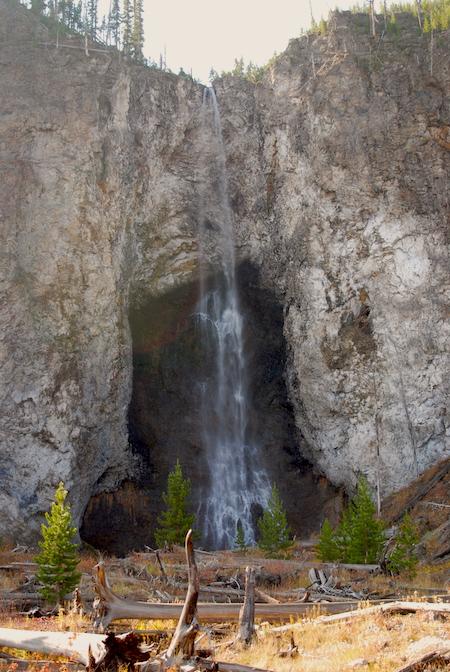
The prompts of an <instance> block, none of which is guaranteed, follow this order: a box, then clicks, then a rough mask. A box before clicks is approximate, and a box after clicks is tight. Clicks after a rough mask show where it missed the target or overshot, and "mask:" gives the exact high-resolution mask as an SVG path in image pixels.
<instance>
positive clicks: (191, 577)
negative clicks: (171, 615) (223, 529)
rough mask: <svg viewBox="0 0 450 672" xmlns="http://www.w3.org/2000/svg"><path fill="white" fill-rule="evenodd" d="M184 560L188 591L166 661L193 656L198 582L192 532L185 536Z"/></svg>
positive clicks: (196, 626) (196, 629) (196, 627)
mask: <svg viewBox="0 0 450 672" xmlns="http://www.w3.org/2000/svg"><path fill="white" fill-rule="evenodd" d="M185 548H186V559H187V564H188V582H189V585H188V591H187V594H186V599H185V601H184V606H183V611H182V612H181V615H180V620H179V621H178V625H177V629H176V630H175V633H174V635H173V637H172V641H171V642H170V645H169V648H168V649H167V653H166V659H167V660H170V659H171V658H172V657H173V656H176V655H177V654H178V653H181V654H182V655H183V657H187V658H190V657H192V656H193V655H194V643H195V637H196V635H197V632H198V624H197V619H196V616H197V600H198V592H199V586H200V581H199V578H198V570H197V565H196V562H195V554H194V545H193V543H192V530H189V532H188V533H187V535H186V543H185Z"/></svg>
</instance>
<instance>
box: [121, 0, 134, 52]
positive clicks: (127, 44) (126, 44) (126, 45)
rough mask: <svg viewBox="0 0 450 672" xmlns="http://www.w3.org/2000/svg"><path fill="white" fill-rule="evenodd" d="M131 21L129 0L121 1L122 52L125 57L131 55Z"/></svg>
mask: <svg viewBox="0 0 450 672" xmlns="http://www.w3.org/2000/svg"><path fill="white" fill-rule="evenodd" d="M132 19H133V16H132V10H131V0H123V14H122V25H123V52H124V54H125V55H126V56H130V54H131V32H132V24H133V20H132Z"/></svg>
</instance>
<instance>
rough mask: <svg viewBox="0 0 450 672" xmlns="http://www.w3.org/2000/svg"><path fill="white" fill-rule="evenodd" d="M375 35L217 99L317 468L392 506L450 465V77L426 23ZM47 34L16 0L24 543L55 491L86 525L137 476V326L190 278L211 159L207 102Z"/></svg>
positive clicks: (16, 384)
mask: <svg viewBox="0 0 450 672" xmlns="http://www.w3.org/2000/svg"><path fill="white" fill-rule="evenodd" d="M361 21H363V19H361V18H360V17H359V18H358V17H356V18H354V17H353V18H352V16H351V15H338V16H337V17H335V19H334V25H333V26H332V31H331V33H330V34H329V35H328V36H326V37H317V38H314V39H311V38H309V39H306V38H302V39H300V40H294V41H292V42H291V43H290V45H289V47H288V49H287V51H286V52H285V53H284V54H283V55H282V56H281V57H280V58H279V59H278V60H277V62H276V63H275V65H274V66H273V67H272V68H271V69H270V70H269V71H268V73H267V74H266V75H265V77H264V79H263V81H262V82H260V83H258V84H257V85H254V84H251V83H249V82H246V81H243V80H239V79H235V78H225V79H223V80H219V81H217V82H216V89H217V95H218V99H219V104H220V107H221V112H222V117H223V119H222V120H223V128H224V139H225V144H226V151H227V165H228V170H229V175H230V193H231V199H232V204H233V209H234V212H235V221H236V236H237V241H238V252H239V255H240V257H241V259H250V260H251V262H252V263H253V264H254V265H255V266H256V267H258V268H259V278H260V280H259V282H260V283H261V286H262V289H267V290H268V291H270V292H273V293H274V294H275V295H276V297H277V300H278V301H279V302H280V303H281V304H282V305H283V306H284V334H285V339H286V347H287V365H286V372H285V376H286V381H287V385H288V393H289V398H290V403H291V405H292V407H293V409H294V415H295V423H296V425H297V430H298V441H299V445H300V443H301V451H302V455H303V456H305V457H307V458H308V459H309V460H310V462H311V463H312V464H313V465H315V466H316V467H317V468H318V469H319V470H321V471H322V472H323V473H324V474H325V475H326V476H327V477H328V478H329V479H330V480H331V481H332V482H333V483H335V484H337V485H344V486H346V487H347V488H352V487H353V486H354V484H355V481H356V478H357V476H358V474H360V473H365V474H366V475H367V476H368V478H369V480H370V482H371V483H372V485H373V486H374V487H376V486H377V484H378V485H379V488H380V492H381V494H382V495H384V494H387V493H389V492H391V491H393V490H394V489H396V488H398V487H399V486H401V485H404V484H405V483H407V482H408V481H409V480H411V479H413V478H414V477H415V475H416V474H417V473H420V472H421V471H423V470H424V469H425V468H426V467H427V466H429V465H430V464H433V463H434V462H435V461H436V460H437V459H439V458H442V457H445V456H448V453H449V450H450V446H449V438H448V425H449V421H448V407H449V406H448V380H449V369H450V367H449V359H448V352H449V345H448V344H449V340H448V339H449V320H448V317H449V312H448V295H449V266H448V223H449V222H448V177H449V151H448V146H449V145H448V143H449V140H448V135H447V134H448V128H449V125H450V110H449V96H448V93H449V83H450V75H449V65H448V64H449V59H448V42H446V41H445V40H439V39H437V40H436V41H435V53H434V69H433V74H432V75H431V74H430V60H429V53H430V52H429V42H428V41H427V38H422V37H421V36H419V35H417V33H416V32H415V30H414V29H413V27H412V26H410V27H408V26H407V25H406V24H405V31H402V33H401V37H398V38H395V39H394V38H393V37H389V38H386V40H385V42H384V43H383V44H382V45H381V47H380V48H378V47H375V45H372V44H371V42H370V40H369V39H368V37H367V35H366V33H365V28H364V26H363V25H362V24H361ZM352 22H353V24H352ZM351 24H352V25H351ZM48 39H49V38H48V35H47V32H46V29H45V28H44V27H42V26H40V25H39V24H38V23H37V22H36V20H35V19H34V18H33V16H32V15H31V13H30V12H28V11H26V10H25V9H23V8H22V7H16V6H15V5H14V4H11V3H10V2H7V1H6V0H0V63H1V71H0V84H1V91H2V94H1V100H0V105H1V116H0V153H1V159H2V160H1V163H0V171H1V179H0V220H1V234H0V235H1V241H0V243H1V246H0V260H1V269H0V270H1V285H0V287H1V290H0V291H1V301H0V310H1V322H2V330H1V335H0V339H1V340H0V371H1V376H0V398H1V405H0V442H1V443H0V445H1V456H0V477H1V486H2V487H1V490H0V511H1V517H0V532H2V533H7V534H11V535H14V536H16V537H17V536H20V538H21V539H23V540H25V539H26V538H27V536H33V534H34V533H35V531H36V529H37V527H38V524H39V522H40V517H39V514H40V513H41V512H42V511H44V510H45V509H46V508H47V507H48V502H49V499H50V497H51V494H52V493H53V491H54V489H55V486H56V485H57V483H58V481H59V480H61V479H62V480H64V481H65V483H66V486H67V487H68V488H69V490H70V496H71V500H72V503H73V506H74V513H75V518H76V520H77V521H80V519H81V516H82V514H83V512H84V510H85V508H86V505H87V503H88V501H89V499H90V497H91V496H93V495H97V494H98V493H101V492H103V491H111V490H114V489H115V488H116V487H117V486H118V484H119V483H120V482H122V481H123V480H124V479H129V478H131V479H133V478H135V477H136V474H138V473H139V470H140V467H141V466H142V465H141V462H140V458H139V456H137V455H136V454H134V453H133V452H132V451H131V450H130V447H129V441H128V428H127V412H128V405H129V402H130V398H131V388H132V365H131V361H132V358H131V351H132V343H131V337H130V331H129V326H128V313H129V308H130V305H132V306H135V307H136V306H137V307H139V306H140V305H144V304H145V303H146V301H147V300H148V299H149V297H151V296H156V295H158V294H160V293H161V292H166V291H168V290H170V289H172V288H174V287H177V286H180V285H182V284H184V283H189V282H192V281H193V280H194V281H195V278H196V271H197V239H196V230H197V213H198V211H197V207H198V202H197V198H196V194H197V186H196V181H197V179H198V177H199V165H200V164H201V155H202V142H204V139H203V138H202V134H201V129H200V124H199V117H200V108H201V100H202V87H201V86H198V85H195V84H193V83H192V82H191V81H189V80H186V79H180V78H178V77H176V76H174V75H170V74H166V73H161V72H158V71H154V70H149V69H145V68H142V67H137V66H134V67H133V66H128V65H126V64H123V63H121V62H120V61H119V59H118V57H117V55H116V54H114V53H113V52H108V53H106V54H101V53H96V52H91V53H90V55H89V56H88V57H86V56H85V55H84V53H83V51H82V50H74V49H64V48H60V49H58V50H55V49H54V48H50V47H45V46H42V43H43V42H47V41H48ZM65 39H66V40H67V41H70V38H65ZM402 39H403V40H404V42H402ZM72 43H73V44H78V42H77V41H76V39H75V38H73V39H72ZM369 52H371V53H369ZM210 255H211V258H212V259H214V248H213V247H211V249H210ZM301 437H304V440H303V439H302V440H301ZM155 459H157V458H156V457H155ZM127 482H128V481H127ZM158 487H159V490H155V493H154V496H155V497H159V495H160V489H161V484H159V486H158ZM127 488H129V489H130V488H131V490H132V486H128V485H127ZM131 490H130V491H131ZM133 492H134V491H133ZM133 497H135V495H134V494H133ZM138 499H139V497H137V500H138Z"/></svg>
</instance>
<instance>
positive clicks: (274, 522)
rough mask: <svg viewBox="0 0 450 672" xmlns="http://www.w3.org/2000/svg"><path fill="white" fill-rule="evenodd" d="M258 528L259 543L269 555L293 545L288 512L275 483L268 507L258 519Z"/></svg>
mask: <svg viewBox="0 0 450 672" xmlns="http://www.w3.org/2000/svg"><path fill="white" fill-rule="evenodd" d="M258 529H259V535H260V538H259V544H258V545H259V547H260V548H262V550H263V551H265V552H266V554H267V555H273V554H276V553H278V552H279V551H282V550H284V549H286V548H288V547H289V546H290V545H291V539H290V530H289V526H288V523H287V518H286V512H285V511H284V508H283V504H282V502H281V499H280V495H279V494H278V490H277V487H276V486H275V485H274V486H272V491H271V493H270V498H269V503H268V506H267V509H266V510H265V511H264V513H263V515H262V517H261V518H260V519H259V521H258Z"/></svg>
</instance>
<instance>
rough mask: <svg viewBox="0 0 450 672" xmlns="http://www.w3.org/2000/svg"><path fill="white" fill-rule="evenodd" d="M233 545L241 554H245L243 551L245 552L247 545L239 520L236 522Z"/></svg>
mask: <svg viewBox="0 0 450 672" xmlns="http://www.w3.org/2000/svg"><path fill="white" fill-rule="evenodd" d="M234 545H235V547H236V548H238V549H239V550H240V551H242V552H243V553H245V551H246V550H247V544H246V543H245V535H244V528H243V527H242V523H241V521H240V519H239V520H238V522H237V525H236V538H235V540H234Z"/></svg>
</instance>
